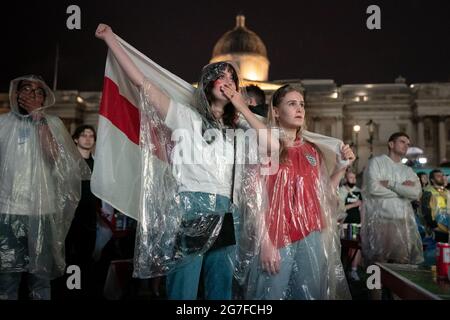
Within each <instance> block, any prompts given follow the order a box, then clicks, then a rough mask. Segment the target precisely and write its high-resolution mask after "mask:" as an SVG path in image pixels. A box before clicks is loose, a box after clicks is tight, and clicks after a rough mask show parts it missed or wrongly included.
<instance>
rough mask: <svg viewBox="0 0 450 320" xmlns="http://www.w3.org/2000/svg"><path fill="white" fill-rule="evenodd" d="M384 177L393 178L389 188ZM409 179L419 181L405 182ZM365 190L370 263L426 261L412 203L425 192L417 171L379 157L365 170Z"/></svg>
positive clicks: (365, 249)
mask: <svg viewBox="0 0 450 320" xmlns="http://www.w3.org/2000/svg"><path fill="white" fill-rule="evenodd" d="M383 180H388V181H389V185H388V187H387V188H386V187H384V186H383V185H382V184H381V183H380V181H383ZM406 180H410V181H413V182H414V183H415V185H414V186H413V187H410V186H405V185H402V183H403V182H405V181H406ZM362 192H363V198H364V206H363V210H362V213H361V222H362V225H361V245H362V254H363V256H364V259H365V262H366V264H367V265H371V264H373V263H375V262H393V263H404V264H419V263H421V262H423V250H422V242H421V238H420V234H419V231H418V228H417V224H416V221H415V217H414V210H413V208H412V205H411V201H413V200H417V199H419V198H420V195H421V185H420V181H419V178H418V177H417V175H416V174H415V173H414V171H413V170H412V169H411V168H410V167H408V166H406V165H404V164H402V163H401V162H400V163H395V162H394V161H393V160H392V159H391V158H389V157H388V156H387V155H381V156H378V157H375V158H373V159H371V160H370V162H369V165H368V167H367V169H366V170H365V171H364V178H363V188H362Z"/></svg>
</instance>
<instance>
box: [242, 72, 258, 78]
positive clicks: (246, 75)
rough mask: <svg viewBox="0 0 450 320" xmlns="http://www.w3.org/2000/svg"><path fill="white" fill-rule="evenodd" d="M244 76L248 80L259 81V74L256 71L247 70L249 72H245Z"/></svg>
mask: <svg viewBox="0 0 450 320" xmlns="http://www.w3.org/2000/svg"><path fill="white" fill-rule="evenodd" d="M243 75H244V78H245V79H248V80H259V77H258V74H257V73H256V71H254V70H247V72H243Z"/></svg>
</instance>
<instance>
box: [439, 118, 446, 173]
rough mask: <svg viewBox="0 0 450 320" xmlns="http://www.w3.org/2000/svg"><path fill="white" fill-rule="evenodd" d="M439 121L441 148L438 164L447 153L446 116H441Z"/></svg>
mask: <svg viewBox="0 0 450 320" xmlns="http://www.w3.org/2000/svg"><path fill="white" fill-rule="evenodd" d="M438 121H439V144H438V146H439V149H438V155H439V158H438V159H437V160H438V161H437V164H438V165H439V164H440V163H441V161H442V160H443V159H444V158H445V156H446V154H447V134H446V133H447V132H446V130H445V117H441V118H439V119H438Z"/></svg>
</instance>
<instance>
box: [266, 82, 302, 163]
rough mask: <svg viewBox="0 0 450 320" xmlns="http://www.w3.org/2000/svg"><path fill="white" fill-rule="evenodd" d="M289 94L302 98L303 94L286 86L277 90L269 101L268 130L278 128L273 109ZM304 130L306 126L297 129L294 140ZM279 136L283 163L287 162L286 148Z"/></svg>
mask: <svg viewBox="0 0 450 320" xmlns="http://www.w3.org/2000/svg"><path fill="white" fill-rule="evenodd" d="M290 92H298V93H300V94H301V95H302V97H304V94H303V92H302V91H301V90H300V89H299V88H295V87H293V86H292V85H289V84H286V85H284V86H282V87H280V88H278V89H277V90H276V91H275V92H274V93H273V94H272V98H271V100H270V106H269V113H268V124H269V127H270V128H280V123H279V121H278V119H277V118H276V117H275V112H274V108H278V106H279V105H280V104H281V102H282V101H283V99H284V97H285V96H286V95H287V94H288V93H290ZM304 130H306V124H305V123H304V124H303V126H301V127H300V128H298V129H297V133H296V138H300V137H301V135H302V132H303V131H304ZM281 138H282V137H281V136H280V158H279V159H280V163H284V162H286V161H287V146H286V142H285V141H284V140H283V139H281Z"/></svg>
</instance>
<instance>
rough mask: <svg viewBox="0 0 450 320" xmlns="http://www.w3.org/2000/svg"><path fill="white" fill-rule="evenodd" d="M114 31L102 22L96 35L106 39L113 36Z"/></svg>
mask: <svg viewBox="0 0 450 320" xmlns="http://www.w3.org/2000/svg"><path fill="white" fill-rule="evenodd" d="M113 35H114V32H113V31H112V29H111V27H110V26H108V25H107V24H103V23H100V24H99V25H98V27H97V30H96V31H95V36H96V37H97V38H99V39H101V40H103V41H106V40H107V39H108V38H109V37H112V36H113Z"/></svg>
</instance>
